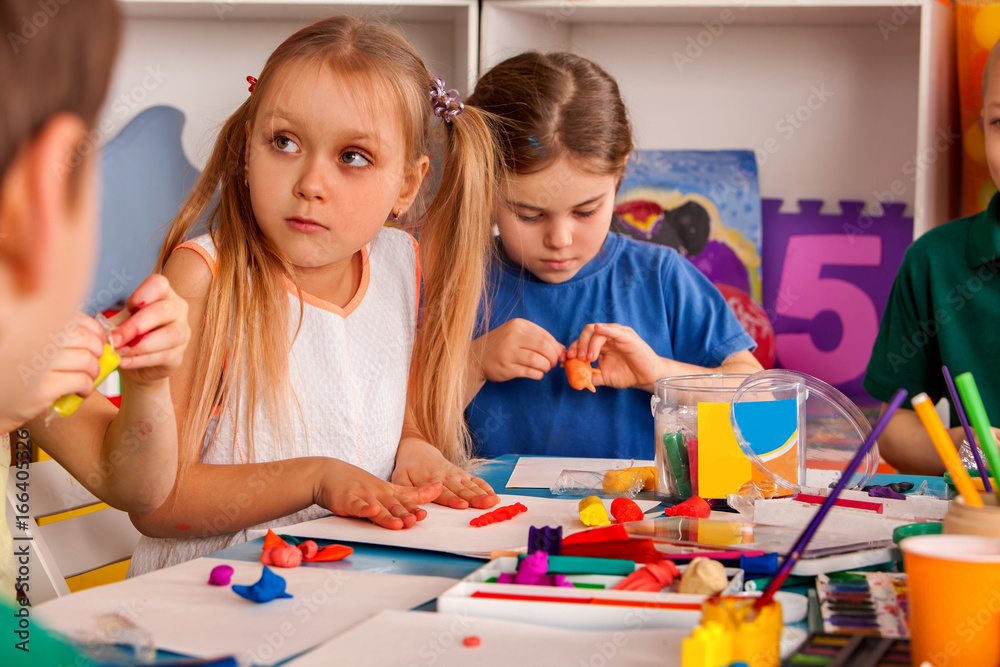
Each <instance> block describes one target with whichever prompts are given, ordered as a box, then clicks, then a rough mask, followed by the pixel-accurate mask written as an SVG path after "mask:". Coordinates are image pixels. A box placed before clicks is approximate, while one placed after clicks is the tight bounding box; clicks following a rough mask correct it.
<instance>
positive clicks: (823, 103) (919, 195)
mask: <svg viewBox="0 0 1000 667" xmlns="http://www.w3.org/2000/svg"><path fill="white" fill-rule="evenodd" d="M952 32H953V15H952V10H951V9H950V8H948V7H946V6H945V5H943V4H942V3H940V2H939V1H938V0H911V1H909V2H906V1H904V2H892V3H889V2H871V1H865V0H853V1H852V0H840V1H837V2H833V1H829V2H828V1H823V0H814V1H813V2H794V1H790V2H769V1H766V0H765V1H762V2H758V1H756V0H755V1H754V2H752V3H751V2H748V1H743V2H718V1H714V2H708V1H703V0H687V1H680V0H672V1H671V0H659V1H656V0H631V1H628V0H625V1H613V0H484V1H483V6H482V26H481V31H480V70H481V71H485V70H486V69H488V68H489V67H491V66H492V65H495V64H496V63H497V62H499V61H501V60H503V59H504V58H507V57H509V56H511V55H513V54H515V53H518V52H520V51H523V50H526V49H537V50H541V51H550V50H569V51H573V52H575V53H579V54H581V55H583V56H586V57H588V58H591V59H593V60H595V61H597V62H598V63H600V64H601V65H602V66H604V67H605V69H607V70H608V71H609V72H610V73H611V74H612V75H613V76H614V77H615V78H616V79H617V80H618V82H619V85H620V87H621V90H622V94H623V96H624V97H625V101H626V104H627V106H628V108H629V110H630V114H631V117H632V122H633V125H634V128H635V136H636V143H637V146H638V147H639V148H642V149H728V148H750V149H754V150H755V151H756V152H757V154H758V164H759V170H760V185H761V194H762V195H763V196H765V197H777V198H781V199H784V200H785V201H786V206H787V205H791V206H792V207H793V208H794V207H795V200H797V199H799V198H820V199H823V200H824V201H825V202H827V205H828V206H829V207H831V208H833V209H836V208H837V201H838V200H842V199H844V200H846V199H851V200H860V201H865V202H868V203H874V202H876V201H878V200H879V199H881V200H884V201H899V202H904V203H906V204H907V205H908V213H910V214H912V215H914V217H915V234H919V233H922V232H923V231H925V230H926V229H928V228H930V227H932V226H934V225H936V224H940V223H941V222H944V221H946V220H948V219H949V218H950V217H951V216H952V214H953V213H954V212H955V209H956V206H955V201H954V199H955V197H956V196H957V193H956V192H955V191H954V189H953V188H951V187H950V179H951V174H952V173H954V169H953V165H954V164H955V160H956V158H957V155H958V152H959V150H958V149H959V142H958V140H957V138H955V133H956V132H957V129H958V124H957V122H956V118H955V115H954V112H953V110H952V105H953V100H954V99H955V98H954V96H953V93H952V88H953V86H954V44H953V37H952Z"/></svg>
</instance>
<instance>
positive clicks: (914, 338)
mask: <svg viewBox="0 0 1000 667" xmlns="http://www.w3.org/2000/svg"><path fill="white" fill-rule="evenodd" d="M998 63H1000V45H998V46H994V47H993V50H992V51H991V52H990V55H989V58H988V59H987V61H986V66H985V68H984V71H983V109H982V116H981V118H982V125H983V134H984V136H985V139H986V159H987V162H988V164H989V169H990V175H991V176H992V177H993V183H994V184H1000V67H997V64H998ZM998 213H1000V195H994V196H993V199H992V200H991V201H990V203H989V206H988V207H987V209H986V210H985V211H982V212H980V213H977V214H976V215H972V216H968V217H965V218H960V219H958V220H953V221H951V222H949V223H947V224H945V225H941V226H940V227H937V228H935V229H932V230H931V231H929V232H927V233H926V234H924V235H922V236H921V237H920V238H918V239H917V240H915V241H914V242H913V244H912V245H911V246H910V247H909V248H908V249H907V251H906V256H905V257H904V258H903V263H902V265H901V266H900V267H899V273H898V274H897V276H896V282H895V283H894V284H893V286H892V293H891V294H890V295H889V303H888V304H887V305H886V310H885V315H884V316H883V317H882V325H881V327H880V328H879V332H878V337H877V338H876V340H875V347H874V349H873V351H872V358H871V361H870V362H869V363H868V371H867V373H866V375H865V382H864V386H865V389H866V390H867V391H868V393H869V394H871V395H872V396H874V397H875V398H877V399H879V400H881V401H888V400H889V399H890V398H891V397H892V394H893V393H894V392H895V391H896V390H897V389H898V388H900V387H903V388H905V389H906V390H907V391H908V392H909V395H910V396H911V397H912V396H914V395H916V394H917V393H919V392H922V391H923V392H927V394H928V395H929V396H930V397H931V399H932V400H934V401H935V402H936V401H938V400H939V399H941V397H943V396H948V389H947V385H946V384H945V381H944V376H943V374H942V372H941V366H947V367H948V370H949V371H950V373H951V375H952V376H956V375H958V374H960V373H964V372H966V371H971V372H972V373H973V375H974V376H975V378H976V383H977V384H978V386H979V390H980V393H981V394H982V397H983V402H984V403H985V404H986V410H987V412H988V413H989V417H990V422H991V423H992V424H1000V354H998V352H1000V326H998V325H1000V322H998V321H997V316H998V314H1000V217H998ZM949 400H950V398H949ZM885 406H886V403H885V402H883V403H882V409H883V410H885ZM903 407H904V409H900V410H899V411H897V412H896V414H895V415H893V417H892V419H891V420H890V421H889V424H888V426H886V429H885V432H884V433H883V434H882V436H881V437H880V438H879V441H878V444H879V451H880V452H881V454H882V456H883V458H885V460H886V461H888V462H889V463H890V464H892V465H893V466H895V467H896V468H898V469H899V470H900V472H905V473H913V474H925V475H940V474H942V473H943V472H944V465H943V464H942V462H941V459H940V458H939V457H938V455H937V452H936V451H935V449H934V446H933V445H932V444H931V440H930V438H929V436H928V435H927V432H926V431H925V430H924V427H923V425H922V424H921V422H920V420H919V418H918V417H917V415H916V413H915V412H913V410H912V406H911V405H910V404H909V402H907V403H904V404H903ZM951 425H952V428H950V429H949V431H948V433H949V434H950V435H951V439H952V440H953V441H954V442H955V445H956V447H957V446H959V445H961V443H962V440H963V439H964V437H965V434H964V431H963V430H962V427H961V425H960V424H959V421H958V418H957V416H956V414H955V408H954V406H952V408H951ZM994 434H995V435H997V436H1000V430H997V429H994Z"/></svg>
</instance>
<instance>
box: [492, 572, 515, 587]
mask: <svg viewBox="0 0 1000 667" xmlns="http://www.w3.org/2000/svg"><path fill="white" fill-rule="evenodd" d="M516 576H517V572H513V573H511V572H501V573H500V574H498V575H497V583H498V584H512V583H514V577H516Z"/></svg>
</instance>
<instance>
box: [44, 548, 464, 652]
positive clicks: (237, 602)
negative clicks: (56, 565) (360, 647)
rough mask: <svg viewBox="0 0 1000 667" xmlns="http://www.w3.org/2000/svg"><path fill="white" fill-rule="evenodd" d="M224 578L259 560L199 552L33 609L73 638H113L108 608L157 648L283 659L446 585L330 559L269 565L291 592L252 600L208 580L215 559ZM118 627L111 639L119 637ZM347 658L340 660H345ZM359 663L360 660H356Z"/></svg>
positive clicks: (256, 573)
mask: <svg viewBox="0 0 1000 667" xmlns="http://www.w3.org/2000/svg"><path fill="white" fill-rule="evenodd" d="M222 564H227V565H231V566H232V567H233V570H234V574H233V580H232V583H234V584H252V583H254V582H256V581H257V580H258V579H259V578H260V575H261V572H262V566H261V564H260V563H247V562H240V561H231V560H222V559H218V558H199V559H196V560H193V561H188V562H186V563H181V564H180V565H175V566H174V567H170V568H166V569H163V570H158V571H156V572H150V573H149V574H146V575H143V576H141V577H136V578H134V579H127V580H125V581H122V582H118V583H114V584H109V585H107V586H100V587H97V588H90V589H87V590H84V591H80V592H79V593H74V594H73V595H68V596H66V597H61V598H57V599H55V600H51V601H49V602H46V603H45V604H42V605H39V606H38V607H37V608H36V609H35V610H33V611H32V615H33V616H35V615H36V614H37V618H38V619H40V620H41V621H43V622H45V623H47V624H48V625H49V626H50V627H51V628H54V629H55V630H58V631H59V632H62V633H64V634H66V635H68V636H70V637H73V638H75V639H78V640H80V641H88V640H96V641H99V642H104V643H115V642H116V637H115V636H114V635H115V634H117V633H115V632H114V629H113V628H112V629H111V631H108V630H107V629H105V630H103V631H102V630H101V629H100V628H99V627H98V623H97V620H96V619H97V617H98V616H100V615H103V614H111V613H117V614H120V615H122V616H123V617H125V618H126V619H128V620H129V621H131V622H132V623H134V624H135V625H138V626H140V627H141V628H144V629H145V630H147V631H148V632H149V633H151V635H152V637H153V640H154V642H155V644H156V646H157V648H161V649H166V650H168V651H173V652H176V653H181V654H184V655H190V656H194V657H198V658H210V657H216V656H224V655H235V656H237V657H239V659H240V661H241V663H240V664H250V663H251V662H252V663H253V664H262V665H268V664H272V663H275V662H280V661H282V660H286V659H288V658H290V657H292V656H294V655H297V654H298V653H301V652H302V651H305V650H307V649H309V648H312V647H314V646H317V645H318V644H320V643H322V642H324V641H326V640H328V639H330V638H332V637H335V636H336V635H338V634H340V633H341V632H343V631H344V630H347V629H348V628H350V627H352V626H354V625H355V624H357V623H359V622H360V621H363V620H365V619H367V618H369V617H370V616H373V615H374V614H376V613H378V612H379V611H381V610H383V609H410V608H412V607H415V606H418V605H421V604H423V603H425V602H427V601H429V600H432V599H434V598H436V597H437V596H438V595H440V594H441V593H442V592H444V591H445V590H447V589H448V588H449V587H451V586H452V585H454V584H455V582H456V580H455V579H449V578H447V577H424V576H409V575H392V574H374V573H370V572H353V571H350V570H345V569H337V568H331V567H313V566H300V567H297V568H291V569H285V568H271V570H272V571H273V572H275V573H276V574H279V575H281V576H282V577H284V579H285V581H286V582H287V587H286V591H287V592H289V593H291V594H292V595H293V596H294V597H292V598H288V599H277V600H272V601H271V602H265V603H261V604H258V603H255V602H250V601H249V600H244V599H243V598H241V597H239V596H238V595H236V593H234V592H233V591H232V589H231V588H230V587H229V586H210V585H208V584H207V583H206V582H207V581H208V575H209V573H210V572H211V571H212V568H213V567H215V566H217V565H222ZM121 639H122V638H121V635H120V634H118V637H117V641H121ZM345 664H349V663H345ZM358 664H360V663H358Z"/></svg>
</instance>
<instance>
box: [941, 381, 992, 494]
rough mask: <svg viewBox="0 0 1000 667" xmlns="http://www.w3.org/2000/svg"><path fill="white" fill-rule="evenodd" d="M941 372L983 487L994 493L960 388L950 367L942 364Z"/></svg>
mask: <svg viewBox="0 0 1000 667" xmlns="http://www.w3.org/2000/svg"><path fill="white" fill-rule="evenodd" d="M941 373H942V374H944V382H945V384H947V385H948V393H949V394H950V395H951V402H952V403H954V404H955V412H956V413H957V414H958V420H959V421H960V422H962V430H964V431H965V439H966V440H968V441H969V449H971V450H972V456H973V457H974V458H975V459H976V468H977V469H978V470H979V476H980V477H982V478H983V489H985V491H986V493H993V487H992V486H991V485H990V475H989V473H988V472H987V471H986V466H985V465H983V457H982V456H980V455H979V447H976V439H975V438H974V437H972V427H971V426H969V419H968V417H966V416H965V410H964V409H963V408H962V401H960V400H958V390H957V389H955V383H954V381H952V379H951V373H949V372H948V367H947V366H942V367H941ZM970 377H971V376H970ZM994 474H996V473H994Z"/></svg>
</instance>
